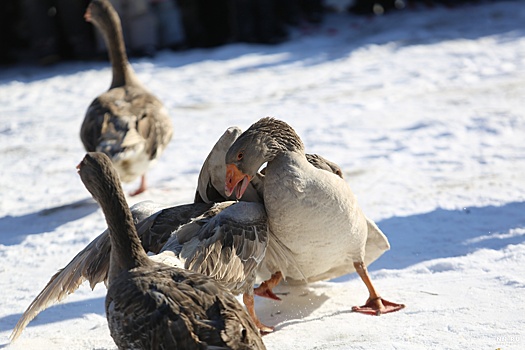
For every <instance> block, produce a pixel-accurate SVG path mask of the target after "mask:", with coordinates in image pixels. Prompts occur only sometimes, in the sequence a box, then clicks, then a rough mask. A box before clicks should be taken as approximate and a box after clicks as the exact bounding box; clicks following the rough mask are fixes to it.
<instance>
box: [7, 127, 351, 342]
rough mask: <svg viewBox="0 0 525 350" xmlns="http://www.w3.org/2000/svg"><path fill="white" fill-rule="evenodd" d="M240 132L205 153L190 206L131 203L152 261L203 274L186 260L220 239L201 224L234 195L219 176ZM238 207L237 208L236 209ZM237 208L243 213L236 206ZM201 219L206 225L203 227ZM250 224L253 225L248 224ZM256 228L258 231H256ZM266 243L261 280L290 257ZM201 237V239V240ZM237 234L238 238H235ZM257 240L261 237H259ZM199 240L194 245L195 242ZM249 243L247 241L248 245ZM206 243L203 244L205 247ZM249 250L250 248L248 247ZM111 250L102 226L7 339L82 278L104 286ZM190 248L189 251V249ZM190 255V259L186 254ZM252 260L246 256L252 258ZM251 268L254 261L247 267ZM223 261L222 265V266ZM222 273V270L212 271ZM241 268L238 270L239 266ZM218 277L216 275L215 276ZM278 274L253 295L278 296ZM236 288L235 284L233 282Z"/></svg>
mask: <svg viewBox="0 0 525 350" xmlns="http://www.w3.org/2000/svg"><path fill="white" fill-rule="evenodd" d="M241 133H242V131H241V129H239V128H238V127H230V128H228V129H227V130H226V131H225V132H224V134H223V135H222V136H221V137H220V138H219V140H218V141H217V143H216V144H215V145H214V146H213V148H212V150H211V151H210V154H209V155H208V157H207V158H206V161H205V162H204V164H203V166H202V168H201V171H200V174H199V179H198V186H197V191H196V195H195V202H196V203H193V204H185V205H179V206H174V207H169V208H166V206H162V205H159V204H156V203H153V202H150V201H145V202H139V203H137V204H135V205H134V206H132V207H131V212H132V215H133V218H134V222H135V224H136V225H137V231H138V234H139V237H140V240H141V242H142V246H143V248H144V249H145V251H147V252H150V253H153V254H159V253H161V251H162V254H160V255H159V256H158V257H154V258H153V259H154V260H156V261H159V262H163V263H166V264H171V265H174V266H184V265H185V264H186V262H188V266H187V268H192V269H198V270H199V271H202V272H206V269H207V268H208V266H210V265H208V264H206V262H207V261H201V262H200V263H199V264H195V263H192V264H191V265H190V262H192V261H195V254H199V253H200V252H202V251H203V249H204V250H205V249H209V248H210V244H211V243H213V244H215V245H216V246H218V244H222V243H221V239H219V235H221V234H222V233H221V232H223V230H224V229H225V228H226V229H227V226H224V225H223V226H222V228H221V226H220V225H218V226H217V228H218V229H219V230H218V231H217V232H218V233H219V235H217V236H214V237H213V236H210V234H209V233H210V232H212V231H213V230H210V228H211V227H212V225H211V224H210V223H206V222H207V221H209V220H211V219H212V218H213V217H214V216H216V215H218V214H220V213H221V212H222V209H225V208H228V207H230V205H231V202H230V203H225V204H221V202H224V201H228V200H231V199H235V196H234V195H230V196H228V197H227V196H226V194H225V192H224V176H225V173H226V163H225V162H224V159H225V156H226V152H227V151H228V149H229V148H230V146H231V145H232V144H233V142H234V141H235V140H236V139H237V138H238V137H239V136H240V135H241ZM307 157H308V160H309V161H311V162H312V164H314V165H315V166H316V167H319V168H321V169H325V170H328V171H333V172H334V173H336V174H338V175H340V176H342V171H341V169H340V168H339V167H338V166H337V165H336V164H334V163H332V162H330V161H328V160H326V159H324V158H322V157H320V156H318V155H309V154H307ZM263 178H264V177H263V176H262V175H261V174H258V175H257V177H256V178H254V179H253V180H252V181H251V182H250V183H249V184H248V186H247V188H246V190H245V192H244V195H243V198H242V200H243V201H245V200H248V201H250V202H257V203H262V191H263ZM233 208H234V206H232V207H231V208H230V209H229V211H228V212H227V214H228V217H229V218H228V220H229V221H231V219H230V218H231V213H232V209H233ZM254 208H255V209H254V211H253V212H254V213H259V214H261V215H262V214H263V212H261V211H260V210H258V209H256V208H257V206H255V207H254ZM239 209H240V208H239ZM240 212H244V211H243V210H240ZM234 216H235V217H236V218H237V219H236V220H237V224H236V225H235V226H237V227H238V226H239V224H240V221H242V220H244V226H245V227H247V231H246V234H247V235H248V234H250V232H251V231H252V229H253V228H256V227H259V228H260V227H261V222H262V221H264V220H265V219H266V218H265V217H264V218H263V217H262V216H261V217H259V216H255V217H251V218H250V217H247V218H245V219H242V218H241V217H240V216H239V215H234ZM196 218H198V219H196ZM190 222H193V223H192V225H190V226H188V227H186V228H185V229H184V231H183V232H189V231H191V232H193V233H194V234H195V236H193V237H192V236H190V235H187V234H185V235H183V236H182V237H181V239H180V241H177V235H176V232H178V230H179V229H180V228H181V227H182V226H183V225H185V224H188V223H190ZM204 223H206V224H205V225H204ZM213 223H214V224H217V223H221V221H220V217H219V218H217V219H214V220H213ZM253 224H255V225H253ZM200 226H206V227H205V228H204V229H202V232H206V231H207V232H206V233H204V234H203V235H202V236H201V235H199V234H198V233H199V231H197V230H195V228H196V227H200ZM235 232H238V233H242V231H239V230H235ZM260 233H261V230H259V234H260ZM267 234H268V240H267V241H268V242H267V243H264V241H263V242H262V243H261V245H260V246H259V247H258V248H256V251H257V252H258V254H260V253H261V250H260V249H262V247H263V245H264V244H267V249H266V253H265V254H264V257H263V260H262V262H260V263H259V265H258V270H257V273H258V274H259V275H260V276H261V277H258V278H260V279H266V278H268V277H270V275H271V272H269V271H270V270H271V271H281V270H285V269H286V265H287V264H289V263H290V262H293V259H294V258H293V255H292V254H291V252H290V251H289V250H288V249H287V248H286V247H285V246H284V245H283V244H282V243H281V242H279V240H278V238H277V237H275V235H273V234H272V232H271V231H268V232H267ZM199 237H202V238H203V239H200V238H199ZM239 238H240V237H239V236H237V238H236V239H237V240H238V239H239ZM260 238H264V236H261V237H260ZM169 240H170V244H169V246H172V247H173V249H174V250H173V251H171V252H172V253H173V254H172V255H175V256H176V257H175V258H173V256H172V257H170V256H169V255H170V250H168V249H167V247H166V249H164V246H166V245H167V243H168V241H169ZM197 242H198V243H197ZM187 243H191V244H190V245H189V246H188V248H189V247H191V250H189V249H188V248H186V249H184V254H183V257H182V259H183V260H180V259H181V257H180V253H181V252H182V250H183V247H184V245H185V244H187ZM253 243H254V242H251V243H250V242H249V241H248V244H253ZM206 245H207V246H208V248H205V247H206ZM252 248H254V247H252ZM110 250H111V244H110V240H109V231H108V230H105V231H104V232H103V233H101V234H100V235H99V236H98V237H96V238H95V239H94V240H93V241H92V242H91V243H89V244H88V245H87V246H86V247H85V248H84V249H83V250H81V251H80V252H79V253H78V254H77V255H76V256H75V257H74V258H73V259H72V260H71V261H70V262H69V263H68V264H67V265H66V266H65V267H64V268H62V269H60V270H59V271H58V272H57V273H56V274H55V275H53V276H52V277H51V279H50V280H49V282H48V283H47V285H46V286H45V287H44V289H42V291H41V292H40V293H39V294H38V295H37V296H36V297H35V299H34V300H33V301H32V302H31V304H30V305H29V306H28V308H27V309H26V311H25V312H24V313H23V315H22V316H21V317H20V319H19V321H18V323H17V324H16V326H15V328H14V330H13V332H12V334H11V337H10V338H11V341H13V342H14V341H15V340H16V339H17V338H18V337H19V336H20V335H21V333H22V331H23V330H24V328H25V327H26V326H27V325H28V324H29V322H31V320H33V319H34V318H35V317H36V316H37V315H38V314H39V313H40V312H42V311H43V310H45V309H46V308H48V307H49V306H50V305H52V304H54V303H57V302H59V301H61V300H64V299H65V298H66V297H67V296H68V295H69V294H71V293H74V292H75V290H77V289H78V287H79V286H80V285H81V284H82V283H84V282H85V281H86V280H87V281H88V282H89V284H90V286H91V288H94V287H95V286H96V285H97V284H98V283H101V282H104V283H106V285H107V277H108V271H109V254H110ZM189 251H191V252H192V253H191V254H188V252H189ZM192 255H193V258H192V257H191V256H192ZM252 258H253V259H260V255H258V256H257V257H252ZM253 261H254V260H250V262H253ZM250 266H253V265H250ZM226 267H227V265H222V268H223V270H224V269H225V268H226ZM217 271H221V270H217ZM239 271H240V270H239ZM242 271H243V272H242V274H240V275H239V274H238V275H237V276H238V281H237V283H239V285H241V286H243V287H245V289H243V290H238V291H237V292H238V293H241V292H242V293H243V294H244V295H243V299H244V300H243V301H244V302H245V304H246V306H247V310H248V312H249V313H250V315H252V317H253V318H254V321H255V322H256V324H257V326H258V327H259V329H260V330H261V331H262V332H264V333H266V332H270V331H272V329H273V328H272V327H269V326H266V325H264V324H262V323H261V322H260V321H259V319H258V317H257V316H256V315H255V311H254V307H253V303H254V301H253V295H252V293H251V291H250V290H249V288H246V287H247V286H249V285H250V283H252V281H249V283H246V279H245V278H243V276H248V277H250V278H251V277H252V273H253V271H250V269H244V268H243V270H242ZM215 276H216V277H217V276H219V275H218V274H216V275H215ZM278 277H280V273H276V274H274V276H273V279H272V280H271V281H268V282H264V283H263V284H262V285H261V286H259V287H257V288H255V290H254V293H255V294H256V295H259V296H262V297H268V298H271V299H275V300H280V299H279V297H277V296H276V295H275V294H274V293H272V292H271V288H268V287H269V286H270V287H272V286H273V285H274V284H277V283H278V282H279V280H280V279H279V278H278ZM226 280H227V282H228V283H229V284H230V285H231V284H232V282H233V280H232V277H229V278H227V279H226ZM234 288H235V286H234Z"/></svg>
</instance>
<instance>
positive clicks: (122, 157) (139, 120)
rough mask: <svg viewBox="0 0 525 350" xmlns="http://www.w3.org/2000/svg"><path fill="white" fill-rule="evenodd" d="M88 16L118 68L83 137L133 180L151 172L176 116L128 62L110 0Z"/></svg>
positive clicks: (94, 5) (100, 1)
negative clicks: (167, 109)
mask: <svg viewBox="0 0 525 350" xmlns="http://www.w3.org/2000/svg"><path fill="white" fill-rule="evenodd" d="M85 17H86V20H87V21H89V22H91V23H93V24H94V25H95V26H96V27H97V28H98V29H99V30H100V32H101V33H102V35H103V37H104V40H105V43H106V47H107V49H108V52H109V58H110V60H111V65H112V68H113V79H112V82H111V86H110V88H109V90H108V91H106V92H105V93H103V94H101V95H100V96H98V97H97V98H96V99H95V100H93V102H92V103H91V105H90V106H89V107H88V110H87V112H86V115H85V117H84V121H83V123H82V126H81V129H80V139H81V140H82V143H83V144H84V147H85V149H86V151H88V152H94V151H97V152H103V153H105V154H106V155H108V156H109V158H110V159H111V161H112V162H113V165H114V166H115V168H116V169H117V171H118V173H119V176H120V180H121V181H123V182H130V181H133V180H135V179H136V178H138V177H141V184H140V187H139V188H138V189H137V190H136V191H135V192H134V193H133V194H139V193H141V192H143V191H145V190H146V187H147V185H146V178H145V174H146V171H147V170H148V168H149V166H150V165H152V164H153V163H154V162H155V161H156V160H157V159H158V157H159V156H160V155H161V153H162V152H163V151H164V149H165V148H166V146H167V145H168V143H169V141H170V140H171V137H172V134H173V129H172V124H171V120H170V118H169V116H168V113H167V111H166V109H165V108H164V106H163V104H162V102H161V101H160V100H159V99H158V98H157V97H155V96H154V95H153V94H151V93H150V92H149V91H148V90H147V89H146V88H145V87H144V86H143V85H142V84H141V83H140V81H139V80H138V78H137V77H136V75H135V72H134V71H133V68H132V67H131V65H130V64H129V62H128V58H127V55H126V49H125V47H124V39H123V36H122V29H121V25H120V19H119V17H118V14H117V12H116V11H115V9H114V8H113V7H112V6H111V3H110V2H109V1H108V0H93V1H92V2H91V3H90V5H89V7H88V9H87V11H86V15H85Z"/></svg>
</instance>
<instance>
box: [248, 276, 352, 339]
mask: <svg viewBox="0 0 525 350" xmlns="http://www.w3.org/2000/svg"><path fill="white" fill-rule="evenodd" d="M274 292H275V294H276V295H277V296H279V297H280V298H281V301H275V300H270V299H267V298H260V297H256V300H255V310H256V312H257V315H258V316H259V318H260V320H261V322H263V323H264V324H267V325H269V326H275V330H276V331H278V330H279V329H283V328H286V327H288V326H291V325H293V324H296V323H304V322H311V321H313V320H315V319H311V318H309V316H310V315H311V314H312V313H313V312H314V311H315V310H317V309H319V308H320V307H321V306H322V305H323V304H324V303H325V302H326V301H327V300H328V296H327V295H326V294H324V293H322V292H320V291H319V290H317V289H316V288H312V287H311V286H309V285H290V284H288V283H286V282H282V283H281V284H279V285H278V286H277V287H275V289H274ZM349 311H351V310H349ZM322 317H326V316H321V318H322Z"/></svg>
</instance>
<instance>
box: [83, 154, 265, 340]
mask: <svg viewBox="0 0 525 350" xmlns="http://www.w3.org/2000/svg"><path fill="white" fill-rule="evenodd" d="M77 168H78V172H79V175H80V178H81V179H82V182H83V183H84V185H85V186H86V188H87V189H88V191H89V192H90V193H91V194H92V195H93V197H94V198H95V199H96V200H97V202H98V203H99V205H100V206H101V208H102V211H103V212H104V216H105V217H106V222H107V224H108V229H109V235H110V240H111V248H112V249H111V253H110V268H109V275H108V293H107V296H106V303H105V306H106V307H105V308H106V317H107V319H108V325H109V329H110V333H111V336H112V337H113V340H114V341H115V343H116V344H117V346H118V348H119V349H208V348H212V347H213V348H224V349H265V346H264V344H263V342H262V339H261V337H260V334H259V331H258V329H257V328H256V327H255V325H254V324H253V322H252V320H251V318H250V316H249V315H248V314H247V313H246V311H245V310H244V308H243V307H242V306H241V305H240V304H239V303H238V302H237V300H236V299H235V298H234V297H233V296H232V295H231V294H230V293H229V292H228V290H227V289H225V288H224V287H223V286H222V285H220V284H219V283H217V281H215V280H214V279H212V278H210V277H208V276H204V275H202V274H198V273H194V272H191V271H187V270H184V269H179V268H175V267H170V266H167V265H165V264H160V263H156V262H154V261H152V260H151V259H150V258H149V257H148V255H147V254H146V252H145V251H144V249H143V247H142V245H141V242H140V240H139V237H138V235H137V231H136V228H135V224H134V222H133V217H132V215H131V211H130V210H129V208H128V206H127V203H126V199H125V196H124V193H123V191H122V188H121V186H120V184H119V180H118V175H117V173H116V172H115V170H114V168H113V166H112V164H111V161H110V159H109V158H108V157H107V156H106V155H105V154H103V153H100V152H93V153H88V154H87V155H86V156H85V157H84V159H83V160H82V162H81V163H80V164H79V165H78V167H77Z"/></svg>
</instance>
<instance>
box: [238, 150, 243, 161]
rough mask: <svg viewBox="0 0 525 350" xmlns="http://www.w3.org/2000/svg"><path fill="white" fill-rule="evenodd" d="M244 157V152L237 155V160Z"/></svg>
mask: <svg viewBox="0 0 525 350" xmlns="http://www.w3.org/2000/svg"><path fill="white" fill-rule="evenodd" d="M243 157H244V152H239V153H237V160H241V159H242V158H243Z"/></svg>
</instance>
